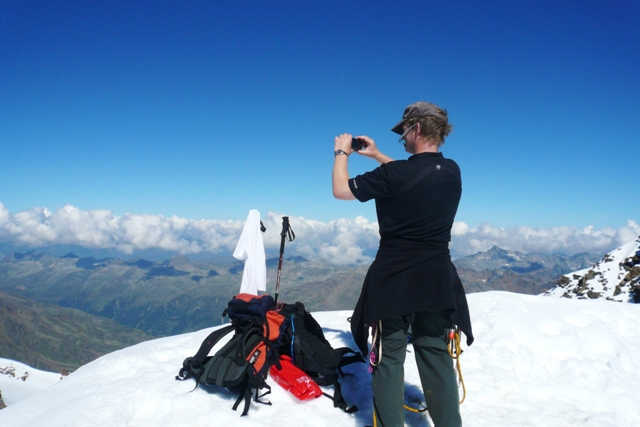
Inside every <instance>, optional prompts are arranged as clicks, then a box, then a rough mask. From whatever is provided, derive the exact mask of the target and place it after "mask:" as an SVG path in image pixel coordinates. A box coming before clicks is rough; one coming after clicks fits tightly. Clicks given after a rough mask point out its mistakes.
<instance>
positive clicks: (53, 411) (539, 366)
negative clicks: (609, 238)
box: [0, 292, 640, 427]
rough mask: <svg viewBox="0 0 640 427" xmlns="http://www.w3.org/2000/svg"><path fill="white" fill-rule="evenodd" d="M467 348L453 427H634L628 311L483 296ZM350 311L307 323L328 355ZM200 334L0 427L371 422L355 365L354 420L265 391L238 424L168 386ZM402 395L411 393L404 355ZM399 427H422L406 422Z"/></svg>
mask: <svg viewBox="0 0 640 427" xmlns="http://www.w3.org/2000/svg"><path fill="white" fill-rule="evenodd" d="M468 297H469V305H470V308H471V314H472V320H473V322H474V323H473V326H474V333H475V336H476V342H475V343H474V345H473V346H471V347H470V348H465V352H464V354H463V355H462V371H463V375H464V380H465V384H466V388H467V397H466V401H465V402H464V403H463V404H462V406H461V412H462V417H463V421H464V425H465V426H478V427H481V426H487V427H488V426H491V427H502V426H504V427H507V426H508V427H513V426H544V427H565V426H567V425H571V426H594V427H595V426H597V427H614V426H615V427H627V426H628V427H631V426H638V425H640V406H639V405H638V404H637V392H638V389H639V388H640V370H638V368H637V364H636V362H635V361H634V359H636V360H637V355H638V354H640V322H638V318H639V314H640V306H638V305H635V304H615V303H612V302H609V301H606V300H595V301H591V300H571V299H564V298H561V299H556V298H544V297H541V296H531V295H520V294H511V293H506V292H486V293H478V294H471V295H469V296H468ZM350 314H351V313H350V312H347V311H341V312H322V313H315V314H314V316H315V317H316V318H317V319H318V321H319V322H320V324H321V325H322V326H323V328H324V330H325V333H326V334H327V338H328V339H329V340H330V341H331V342H332V343H333V344H334V346H342V345H345V344H346V345H349V346H353V342H352V340H351V335H350V333H349V332H348V331H349V325H348V323H347V320H346V319H347V317H348V316H349V315H350ZM211 330H212V329H206V330H202V331H199V332H194V333H189V334H184V335H179V336H174V337H168V338H161V339H156V340H153V341H147V342H143V343H141V344H138V345H135V346H132V347H129V348H126V349H123V350H120V351H116V352H114V353H111V354H108V355H106V356H103V357H101V358H99V359H97V360H95V361H93V362H91V363H89V364H87V365H85V366H83V367H81V368H80V369H78V370H77V371H76V372H74V373H73V374H71V375H70V376H69V377H67V378H65V379H64V380H63V381H59V382H57V383H56V384H55V385H53V386H51V387H49V388H47V389H45V390H43V391H41V392H40V393H37V394H35V395H34V396H32V397H31V398H29V399H26V400H23V401H21V402H19V403H16V404H14V405H11V406H9V407H7V408H6V409H3V410H2V411H0V425H1V426H3V427H18V426H25V427H26V426H29V427H34V426H36V427H37V426H47V427H62V426H74V427H75V426H101V427H120V426H140V427H179V426H189V427H197V426H203V427H204V426H224V425H239V426H247V427H250V426H281V425H295V426H312V427H314V426H327V425H331V426H333V427H340V426H365V425H368V424H371V413H372V405H371V398H372V396H371V392H370V385H371V380H370V377H369V374H368V373H367V370H366V367H365V366H364V365H359V366H354V365H351V366H348V367H347V368H346V370H347V371H348V372H350V373H351V374H352V375H351V376H348V377H346V378H345V379H343V380H342V383H343V391H344V395H345V398H346V400H347V402H348V403H349V404H356V405H357V406H358V407H359V408H360V411H359V412H357V413H355V414H351V415H348V414H345V413H343V412H341V411H340V410H337V409H334V408H333V407H332V404H331V402H330V401H329V400H328V399H326V398H324V397H321V398H319V399H316V400H313V401H307V402H300V401H297V400H296V399H295V398H294V397H292V396H291V395H289V394H288V393H287V392H286V391H284V390H283V389H282V388H280V387H279V386H278V385H276V384H274V383H272V387H273V393H272V394H271V395H269V396H268V397H269V400H270V401H271V402H272V403H273V406H265V405H258V404H255V403H253V404H252V407H251V410H250V412H249V416H248V417H244V418H240V417H239V413H238V412H234V411H232V410H231V406H232V404H233V402H234V400H235V397H234V396H232V395H226V394H222V393H209V392H207V391H205V390H203V389H197V390H195V391H193V392H191V393H190V391H191V390H192V389H193V386H194V383H193V382H192V381H185V382H178V381H175V380H174V376H175V375H176V373H177V371H178V369H179V368H180V366H181V364H182V360H183V359H184V358H185V357H187V356H191V355H193V353H195V351H196V350H197V349H198V347H199V346H200V343H201V341H202V340H203V339H204V338H205V337H206V336H207V334H208V333H209V332H210V331H211ZM405 380H406V394H407V395H408V400H409V401H410V402H411V403H412V404H413V405H415V404H416V403H415V400H419V399H420V396H421V392H420V389H419V379H418V375H417V370H416V368H415V362H414V361H413V355H412V354H409V355H408V357H407V363H406V378H405ZM406 424H407V425H409V426H430V425H432V424H431V423H430V421H429V419H428V418H427V417H426V416H425V415H420V414H410V413H407V416H406Z"/></svg>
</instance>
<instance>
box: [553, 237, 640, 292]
mask: <svg viewBox="0 0 640 427" xmlns="http://www.w3.org/2000/svg"><path fill="white" fill-rule="evenodd" d="M544 295H546V296H552V297H563V298H576V299H601V298H602V299H607V300H609V301H619V302H632V303H634V302H635V303H640V237H638V238H637V239H636V240H634V241H631V242H629V243H627V244H625V245H623V246H620V247H619V248H617V249H615V250H613V251H611V252H609V253H608V254H606V255H605V256H604V257H603V258H602V259H601V260H600V261H598V262H596V263H595V264H594V265H593V266H592V267H591V268H587V269H584V270H579V271H574V272H573V273H569V274H565V275H564V276H562V277H561V278H560V280H558V282H557V283H556V286H555V287H554V288H553V289H551V290H549V291H548V292H546V293H545V294H544Z"/></svg>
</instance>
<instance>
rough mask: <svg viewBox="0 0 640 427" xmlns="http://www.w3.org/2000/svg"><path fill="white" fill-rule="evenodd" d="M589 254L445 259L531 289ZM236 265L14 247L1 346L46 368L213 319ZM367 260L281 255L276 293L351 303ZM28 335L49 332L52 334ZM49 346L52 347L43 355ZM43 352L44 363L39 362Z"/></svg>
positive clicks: (331, 306)
mask: <svg viewBox="0 0 640 427" xmlns="http://www.w3.org/2000/svg"><path fill="white" fill-rule="evenodd" d="M598 258H599V256H597V255H589V254H579V255H575V256H564V255H543V254H535V253H532V254H522V253H518V252H510V251H505V250H503V249H500V248H498V247H493V248H492V249H490V250H489V251H486V252H481V253H478V254H475V255H472V256H469V257H466V258H462V259H458V260H455V261H454V263H455V264H456V266H457V267H458V272H459V274H460V276H461V278H462V280H463V283H464V285H465V289H466V290H467V292H478V291H486V290H507V291H511V292H519V293H527V294H539V293H542V292H545V291H547V290H549V289H550V288H551V287H553V285H554V284H555V282H556V281H557V280H558V278H559V277H561V276H562V275H563V274H566V273H569V272H571V271H575V270H577V269H582V268H585V267H587V266H589V265H591V264H593V262H595V261H596V260H597V259H598ZM277 265H278V258H272V259H269V260H267V275H268V292H270V293H271V294H272V295H273V294H274V289H273V287H274V285H275V281H276V273H277ZM243 268H244V264H243V263H242V262H240V261H193V260H190V259H188V258H186V257H184V256H178V257H175V258H172V259H170V260H167V261H162V262H154V261H148V260H145V259H137V260H130V261H125V260H121V259H117V258H99V259H97V258H94V257H78V256H76V255H74V254H73V253H68V254H66V255H64V256H60V257H56V256H53V255H51V254H49V253H46V252H37V251H31V252H25V253H21V252H13V253H11V254H9V255H7V256H5V257H4V258H3V259H1V260H0V291H2V292H5V293H6V295H4V297H3V301H7V302H6V303H5V305H6V306H7V307H9V306H11V307H14V308H13V309H5V310H4V311H3V313H4V314H3V316H5V317H4V319H11V320H6V321H5V320H3V324H9V323H11V322H12V324H20V325H23V326H21V327H19V328H16V329H14V330H9V331H8V330H5V331H4V332H3V333H2V341H0V356H1V357H8V358H13V359H15V360H20V361H23V362H25V363H29V364H31V365H32V366H34V367H42V368H45V367H46V369H49V370H59V369H69V368H71V369H73V367H77V366H79V365H80V364H83V363H86V361H88V360H89V359H91V358H95V357H97V356H99V355H100V354H98V353H102V354H104V353H105V352H108V351H113V350H115V349H116V347H119V346H120V347H124V346H127V345H130V344H131V343H133V342H134V341H135V340H139V341H142V340H144V339H148V338H149V337H150V336H166V335H174V334H179V333H184V332H190V331H195V330H200V329H203V328H206V327H209V326H214V325H218V324H220V323H221V321H222V319H221V314H222V312H223V310H224V308H225V307H226V305H227V303H228V302H229V300H230V299H231V298H232V297H233V296H234V295H235V294H236V293H237V292H238V291H239V288H240V282H241V278H242V272H243ZM367 269H368V265H359V266H335V265H332V264H329V263H326V262H323V261H320V260H307V259H305V258H303V257H299V256H298V257H289V258H287V259H286V260H285V262H284V263H283V269H282V275H281V290H280V295H279V296H278V297H279V301H286V302H295V301H302V302H304V304H305V306H306V307H307V309H308V310H310V311H329V310H350V309H353V307H354V306H355V303H356V301H357V298H358V295H359V293H360V288H361V285H362V282H363V280H364V277H365V275H366V272H367ZM12 297H13V299H12ZM29 300H33V301H29ZM35 301H38V302H39V303H44V304H38V303H35ZM15 307H21V308H19V309H16V308H15ZM54 309H58V310H64V309H74V310H69V313H74V314H73V316H72V315H71V314H69V313H67V314H60V313H58V312H56V311H55V310H54ZM77 310H80V311H81V312H84V313H81V312H79V311H77ZM18 313H20V314H18ZM85 313H86V316H87V319H89V318H91V319H94V320H93V323H92V322H90V321H89V320H78V319H79V318H78V317H77V316H79V315H80V314H85ZM89 315H93V316H97V317H92V316H89ZM71 319H76V320H73V321H72V320H71ZM108 319H110V320H111V321H113V322H111V323H109V322H108ZM96 322H98V323H99V322H102V323H100V325H101V326H100V328H101V329H100V330H101V332H100V333H99V334H98V333H96V332H95V330H94V329H95V328H98V327H97V326H91V327H89V326H87V327H85V328H82V327H80V325H81V324H84V325H93V324H94V323H96ZM115 322H117V323H115ZM107 324H108V325H110V326H109V327H107V326H106V325H107ZM114 324H115V325H117V324H120V325H124V326H126V327H129V328H133V329H138V330H141V331H144V332H146V334H149V335H145V334H143V333H142V332H139V331H138V334H137V335H136V333H135V332H134V331H132V330H131V329H128V330H125V329H123V330H122V331H116V330H115V329H113V326H114ZM109 328H112V329H109ZM17 331H21V333H23V335H20V334H19V333H18V332H17ZM125 331H128V332H125ZM127 333H128V334H129V335H127ZM74 334H75V335H74ZM96 336H99V337H101V338H100V339H101V340H103V341H107V342H108V341H109V340H108V339H107V337H108V336H111V339H112V341H113V342H112V343H110V344H112V346H111V347H108V346H104V347H100V346H98V345H97V344H96V343H95V339H96ZM29 337H51V339H52V340H54V339H56V340H58V341H57V343H58V344H51V345H49V344H46V342H47V341H46V340H37V339H35V338H29ZM65 337H67V338H68V339H70V340H73V341H72V342H74V343H77V345H78V346H79V347H80V348H81V349H84V350H79V351H74V350H72V349H73V348H74V347H73V346H69V354H66V353H64V352H63V350H66V349H65V346H64V345H61V344H60V343H62V342H64V340H65V339H66V338H65ZM16 343H22V346H20V345H18V344H16ZM86 349H90V351H93V352H94V353H91V354H89V352H88V351H87V350H86ZM83 351H84V353H83ZM50 352H53V353H54V354H57V355H56V356H55V357H54V356H51V355H50ZM56 352H57V353H56ZM71 353H73V354H75V356H72V354H71ZM21 355H22V356H21ZM38 355H40V356H41V357H40V358H39V357H38ZM83 355H86V357H84V356H83ZM83 357H84V358H83ZM49 362H52V363H53V364H49V365H47V363H49ZM53 366H55V369H53Z"/></svg>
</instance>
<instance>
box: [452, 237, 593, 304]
mask: <svg viewBox="0 0 640 427" xmlns="http://www.w3.org/2000/svg"><path fill="white" fill-rule="evenodd" d="M600 257H601V254H590V253H586V252H584V253H579V254H576V255H570V256H569V255H562V254H552V255H549V254H542V253H538V252H531V253H526V254H525V253H521V252H517V251H507V250H504V249H501V248H499V247H497V246H494V247H492V248H491V249H489V250H488V251H485V252H479V253H477V254H475V255H470V256H467V257H464V258H460V259H457V260H455V261H454V262H453V263H454V264H455V265H456V268H457V269H458V274H459V275H460V278H461V279H462V283H463V284H464V287H465V290H466V291H467V293H471V292H483V291H491V290H499V291H509V292H517V293H522V294H531V295H538V294H541V293H543V292H546V291H547V290H549V289H551V288H552V287H554V286H555V283H556V281H557V280H558V278H559V277H560V276H562V275H563V274H567V273H569V272H572V271H575V270H578V269H583V268H586V267H588V266H590V265H592V264H593V263H594V262H595V261H596V260H598V259H599V258H600Z"/></svg>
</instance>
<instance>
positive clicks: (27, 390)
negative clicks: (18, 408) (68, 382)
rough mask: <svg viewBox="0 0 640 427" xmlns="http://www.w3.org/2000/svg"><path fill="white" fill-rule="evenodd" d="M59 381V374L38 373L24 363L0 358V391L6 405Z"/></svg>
mask: <svg viewBox="0 0 640 427" xmlns="http://www.w3.org/2000/svg"><path fill="white" fill-rule="evenodd" d="M60 379H61V376H60V374H54V373H53V372H45V371H40V370H38V369H35V368H32V367H31V366H27V365H25V364H24V363H20V362H16V361H13V360H9V359H3V358H0V391H2V400H3V401H4V403H5V404H6V405H13V404H15V403H18V402H20V401H21V400H24V399H27V398H29V397H31V396H32V395H33V394H35V393H37V392H39V391H40V390H43V389H45V388H48V387H50V386H52V385H53V384H55V383H57V382H58V381H60Z"/></svg>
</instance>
